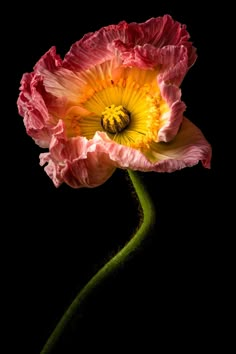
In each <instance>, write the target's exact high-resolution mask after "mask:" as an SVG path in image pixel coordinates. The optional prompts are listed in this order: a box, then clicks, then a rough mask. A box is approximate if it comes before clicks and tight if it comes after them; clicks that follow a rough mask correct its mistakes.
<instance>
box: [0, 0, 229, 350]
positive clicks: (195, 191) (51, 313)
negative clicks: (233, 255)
mask: <svg viewBox="0 0 236 354" xmlns="http://www.w3.org/2000/svg"><path fill="white" fill-rule="evenodd" d="M220 11H221V9H220V8H217V7H216V6H215V7H214V8H211V9H206V7H205V6H204V3H203V2H202V3H197V2H196V3H192V2H191V1H189V2H185V1H184V2H181V1H159V2H155V3H154V4H153V3H151V4H150V3H149V4H148V3H146V2H142V3H138V2H130V1H127V2H124V1H122V2H120V1H118V2H110V3H109V4H106V5H105V4H104V3H103V2H96V3H95V4H93V3H90V2H83V3H79V2H75V3H74V2H70V1H67V2H64V3H60V2H57V3H56V4H54V5H53V4H52V3H51V2H50V1H48V2H44V3H42V2H40V3H39V2H37V3H31V5H30V4H28V3H27V4H26V3H24V2H23V3H20V4H19V3H18V4H17V5H14V13H15V17H14V21H13V19H11V20H10V18H11V17H10V15H11V10H10V9H9V10H8V11H7V12H6V16H7V18H8V19H9V24H8V26H9V28H11V29H12V30H11V31H10V29H9V33H10V34H9V36H8V38H7V43H8V45H9V44H10V45H9V49H7V56H6V57H7V67H8V68H9V71H8V72H9V76H8V77H7V79H8V80H9V78H10V79H11V85H10V86H11V87H10V89H8V91H7V95H6V97H7V100H8V102H10V104H8V109H7V113H6V114H5V115H4V117H3V119H4V123H5V124H6V128H5V130H4V132H5V133H6V134H5V138H6V140H4V144H5V145H4V148H3V149H4V157H5V158H6V160H7V166H8V167H7V168H4V173H3V177H4V178H6V180H5V182H4V183H5V184H4V185H3V187H2V188H3V195H4V194H5V193H6V191H7V193H6V194H5V195H7V198H6V201H4V215H5V216H4V220H3V221H7V227H6V228H5V229H4V232H3V237H4V239H7V241H8V243H9V249H10V252H9V254H10V257H8V263H7V264H9V267H7V268H8V272H7V274H8V279H11V280H10V283H11V285H13V291H12V292H11V294H12V295H13V296H12V299H13V310H14V311H15V312H14V315H13V316H10V328H11V332H12V333H13V337H14V336H15V337H17V338H18V337H19V339H17V341H18V342H17V343H18V349H19V350H18V352H22V353H24V354H26V353H30V354H39V351H40V349H41V348H42V346H43V344H44V342H45V341H46V339H47V337H48V336H49V334H50V333H51V331H52V330H53V328H54V326H55V325H56V323H57V321H58V320H59V319H60V317H61V315H62V313H63V312H64V311H65V309H66V308H67V306H68V305H69V304H70V303H71V301H72V300H73V298H74V297H75V295H76V294H77V292H78V291H79V289H81V287H82V286H83V285H84V284H85V283H86V282H87V281H88V280H89V279H90V277H91V276H92V275H93V274H94V273H95V272H96V271H97V270H98V269H99V268H100V266H102V264H104V262H106V260H107V259H109V258H110V257H111V256H112V255H113V254H114V253H116V252H117V250H118V249H120V248H121V247H122V246H123V245H124V243H125V242H127V240H128V239H129V237H130V236H131V234H132V232H133V231H134V230H135V228H136V227H137V204H136V201H135V200H134V198H133V196H132V194H131V188H130V185H129V183H128V181H127V176H126V172H125V171H122V170H117V171H116V172H115V173H114V175H113V176H112V177H111V178H110V179H109V180H108V181H107V182H106V183H105V184H104V185H102V186H100V187H97V188H95V189H79V190H74V189H71V188H70V187H68V186H66V185H63V186H61V187H60V188H58V189H56V188H55V187H54V186H53V184H52V182H51V180H50V179H49V178H48V177H47V175H46V174H45V172H44V171H43V168H42V167H40V166H39V158H38V155H39V153H40V152H41V150H40V148H39V147H38V146H36V145H35V143H34V142H33V140H32V139H31V138H30V137H28V136H27V135H26V133H25V128H24V126H23V122H22V118H21V117H20V116H19V114H18V112H17V108H16V100H17V97H18V93H19V85H20V79H21V76H22V74H23V73H24V72H30V71H32V68H33V66H34V64H35V63H36V61H37V60H38V59H39V58H40V57H41V56H42V55H43V54H44V53H45V52H46V51H47V50H48V49H49V48H50V47H51V46H53V45H56V47H57V52H58V53H59V54H60V55H61V56H62V57H63V56H64V54H65V53H66V52H67V51H68V50H69V48H70V46H71V44H72V43H73V42H75V41H76V40H78V39H80V38H81V37H82V36H83V35H84V34H85V33H87V32H90V31H95V30H97V29H99V28H100V27H102V26H105V25H109V24H112V23H118V22H119V21H121V20H126V21H127V22H131V21H135V22H143V21H146V20H147V19H149V18H150V17H156V16H160V15H164V14H166V13H169V14H170V15H172V17H173V18H174V19H175V20H177V21H179V22H181V23H185V24H186V25H187V29H188V31H189V32H190V34H191V39H192V41H193V43H194V45H195V46H196V47H197V50H198V59H197V62H196V63H195V65H194V66H193V67H192V68H191V70H190V71H189V73H188V74H187V76H186V78H185V80H184V82H183V84H182V94H183V100H184V101H185V103H186V104H187V111H186V115H187V117H188V118H190V119H191V120H192V121H193V122H194V123H195V124H196V125H197V126H198V127H199V128H200V129H201V130H202V131H203V133H204V134H205V136H206V138H207V139H208V141H209V142H210V143H211V144H212V148H213V157H212V168H211V170H206V169H204V168H203V167H202V166H201V165H200V164H199V165H197V166H195V167H192V168H187V169H184V170H181V171H178V172H175V173H172V174H158V173H146V174H145V173H140V176H141V177H142V179H143V182H144V183H145V185H146V186H147V189H148V190H149V192H150V194H151V196H152V199H153V203H154V205H155V208H156V225H155V228H154V230H153V232H152V233H151V234H150V237H149V238H148V239H147V241H146V242H145V243H144V245H143V247H142V248H141V249H140V252H138V253H137V254H136V255H134V256H133V258H131V259H130V261H129V262H128V263H127V264H125V265H124V266H123V267H122V269H120V270H119V271H117V272H116V274H114V276H112V277H111V278H110V279H108V281H107V282H106V283H105V284H103V285H102V286H101V287H99V289H98V290H97V291H95V293H94V295H93V296H92V297H91V298H90V299H89V301H88V303H87V304H86V306H84V307H83V309H82V312H81V315H80V318H79V320H78V322H77V323H75V324H74V325H73V327H72V328H71V329H70V331H69V333H68V334H67V335H65V337H63V340H62V341H61V342H60V345H59V347H58V348H57V350H56V352H55V353H64V354H72V353H73V354H74V353H90V352H91V353H92V352H96V353H97V352H98V353H100V352H101V353H103V352H106V351H108V352H109V350H110V352H113V349H114V348H116V347H117V346H126V348H133V349H131V350H130V352H131V353H133V352H135V351H136V350H137V349H138V348H139V347H140V345H141V344H144V345H145V346H146V349H145V350H144V351H143V352H144V353H154V352H155V353H156V352H158V351H159V349H160V348H162V347H163V345H164V346H165V348H166V350H167V349H168V348H169V347H170V346H171V347H172V349H174V351H173V350H172V351H170V352H175V350H177V349H178V350H180V349H184V348H189V351H188V352H189V353H191V352H192V351H193V349H194V348H198V349H199V351H200V348H202V345H203V343H204V341H205V343H206V344H205V348H211V346H212V343H220V342H219V341H220V336H218V335H216V332H217V331H218V327H219V326H220V320H219V316H220V315H221V312H222V309H221V307H219V306H218V305H219V303H220V299H219V296H218V294H219V288H220V287H221V282H220V281H219V280H222V279H223V275H222V262H223V261H222V259H223V256H224V254H223V252H224V250H223V249H222V248H221V244H222V241H221V240H222V234H221V233H220V236H219V234H218V233H217V232H216V230H218V231H219V228H220V227H221V216H222V214H223V210H224V204H223V203H222V202H221V200H222V197H223V185H225V183H224V177H225V176H224V175H223V172H222V171H221V167H222V165H223V152H222V149H221V146H220V143H219V134H218V130H219V125H220V124H221V120H222V116H221V114H220V105H219V104H218V103H219V100H220V92H219V90H220V89H219V86H218V78H217V68H219V66H218V64H217V63H220V53H219V50H218V49H217V48H218V47H217V45H218V41H219V33H220V31H221V30H220V28H219V24H218V19H219V16H220V13H221V12H220ZM7 48H8V47H7ZM216 53H217V55H216ZM219 65H220V64H219ZM2 104H4V102H2ZM5 186H7V188H6V190H5ZM9 272H10V274H9ZM11 294H9V296H11ZM16 299H17V300H16ZM217 304H218V305H217ZM217 333H218V332H217ZM14 344H15V343H14V341H10V342H9V343H8V345H9V351H10V352H13V351H11V346H12V345H14ZM94 345H96V350H95V351H94V349H93V350H92V349H91V348H94V347H93V346H94ZM151 348H152V349H151ZM80 350H81V351H80ZM127 350H128V349H127ZM180 351H181V350H180ZM207 351H208V350H207ZM124 352H125V350H124ZM161 352H163V351H161Z"/></svg>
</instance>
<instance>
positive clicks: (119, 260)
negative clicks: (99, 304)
mask: <svg viewBox="0 0 236 354" xmlns="http://www.w3.org/2000/svg"><path fill="white" fill-rule="evenodd" d="M128 174H129V177H130V179H131V182H132V184H133V186H134V189H135V192H136V194H137V197H138V200H139V202H140V205H141V207H142V212H143V218H142V220H141V225H140V226H139V229H138V231H137V232H136V233H135V234H134V236H133V237H132V239H131V240H130V241H129V242H128V243H127V244H126V245H125V246H124V247H123V248H122V249H121V250H120V251H119V252H118V253H117V254H116V255H115V256H114V257H113V258H111V259H110V260H109V261H108V262H107V263H106V264H105V265H104V266H103V267H102V268H101V269H100V270H99V271H98V272H97V273H96V274H95V275H94V276H93V277H92V278H91V279H90V280H89V282H88V283H87V284H86V285H85V286H84V288H82V290H81V291H80V292H79V293H78V295H77V296H76V298H75V299H74V301H73V302H72V303H71V305H70V306H69V308H68V309H67V311H66V312H65V313H64V315H63V316H62V318H61V320H60V321H59V322H58V324H57V326H56V328H55V329H54V331H53V332H52V334H51V336H50V337H49V339H48V340H47V342H46V344H45V345H44V347H43V349H42V351H41V354H49V353H50V352H51V351H52V349H53V348H54V346H55V345H56V343H57V342H58V340H59V338H60V337H61V335H62V333H63V331H64V329H65V328H66V326H67V325H68V324H69V322H71V320H72V318H73V317H74V315H75V314H76V313H77V311H78V309H79V307H80V306H81V304H82V303H83V301H84V300H85V299H86V298H87V296H88V295H89V294H90V293H91V292H92V291H93V289H94V288H95V287H96V286H98V284H100V283H101V282H102V281H104V280H105V279H106V278H108V276H109V275H110V274H111V273H113V272H114V271H115V270H117V268H118V267H119V266H121V265H122V264H123V263H124V262H125V261H126V260H127V259H128V258H129V256H130V255H131V254H133V253H134V252H135V250H136V249H137V248H138V247H139V246H140V244H141V243H142V241H143V240H144V238H145V237H146V236H147V235H148V233H149V231H150V228H151V227H152V225H153V224H154V218H155V209H154V207H153V204H152V201H151V199H150V197H149V194H148V193H147V191H146V190H145V188H144V186H143V185H142V182H141V180H140V178H139V177H138V175H137V174H136V172H134V171H131V170H128Z"/></svg>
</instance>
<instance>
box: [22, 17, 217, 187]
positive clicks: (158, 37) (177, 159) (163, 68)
mask: <svg viewBox="0 0 236 354" xmlns="http://www.w3.org/2000/svg"><path fill="white" fill-rule="evenodd" d="M189 38H190V36H189V33H188V32H187V30H186V27H185V25H181V24H180V23H178V22H176V21H174V20H173V19H172V18H171V16H169V15H165V16H163V17H157V18H151V19H149V20H148V21H146V22H144V23H140V24H138V23H126V22H125V21H122V22H120V23H119V24H117V25H110V26H107V27H103V28H101V29H99V30H98V31H96V32H94V33H88V34H86V35H85V36H84V37H83V38H82V39H81V40H79V41H77V42H76V43H74V44H73V45H72V46H71V48H70V50H69V52H68V53H67V54H66V55H65V58H64V60H62V59H61V58H60V56H59V55H57V54H56V49H55V47H52V48H51V49H50V50H49V51H48V52H47V53H46V54H44V55H43V56H42V58H41V59H40V60H39V61H38V62H37V63H36V65H35V66H34V71H33V72H32V73H25V74H24V75H23V77H22V80H21V87H20V91H21V92H20V94H19V97H18V100H17V105H18V110H19V114H20V115H21V116H23V117H24V124H25V127H26V132H27V134H28V135H30V136H31V137H32V138H33V139H34V141H35V142H36V144H38V145H39V146H40V147H42V148H46V149H48V151H47V152H44V153H41V154H40V164H41V165H45V164H46V166H45V171H46V173H47V174H48V175H49V177H50V178H51V179H52V181H53V182H54V184H55V186H57V187H58V186H59V185H61V184H62V183H63V182H65V183H67V184H68V185H70V186H71V187H74V188H80V187H95V186H99V185H101V184H102V183H104V182H105V181H106V180H107V179H108V178H109V177H110V176H111V175H112V174H113V172H114V171H115V169H116V168H122V169H131V170H139V171H156V172H172V171H175V170H178V169H182V168H184V167H188V166H193V165H195V164H197V163H198V162H199V161H201V162H202V165H203V166H204V167H206V168H210V160H211V146H210V144H209V143H208V142H207V140H206V139H205V137H204V136H203V134H202V132H201V131H200V130H199V129H198V128H197V127H196V126H195V125H194V124H193V123H191V122H190V121H189V120H188V119H187V118H185V117H184V115H183V114H184V111H185V109H186V106H185V104H184V103H183V102H182V101H181V90H180V85H181V82H182V80H183V78H184V76H185V74H186V73H187V71H188V70H189V68H190V67H191V66H192V65H193V64H194V62H195V60H196V57H197V55H196V49H195V48H194V47H193V45H192V43H191V42H190V41H189Z"/></svg>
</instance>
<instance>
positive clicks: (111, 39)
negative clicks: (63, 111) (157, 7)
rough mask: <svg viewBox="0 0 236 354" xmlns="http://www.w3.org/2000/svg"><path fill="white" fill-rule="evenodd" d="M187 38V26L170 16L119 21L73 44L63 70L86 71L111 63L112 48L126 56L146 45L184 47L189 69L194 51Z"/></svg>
mask: <svg viewBox="0 0 236 354" xmlns="http://www.w3.org/2000/svg"><path fill="white" fill-rule="evenodd" d="M189 37H190V36H189V34H188V32H187V30H186V26H185V25H181V24H180V23H179V22H177V21H174V20H173V19H172V18H171V16H169V15H165V16H163V17H157V18H151V19H150V20H148V21H146V22H144V23H141V24H140V23H136V22H133V23H130V24H128V23H126V22H125V21H122V22H120V23H119V24H118V25H110V26H107V27H103V28H101V29H100V30H98V31H96V32H93V33H88V34H87V35H85V36H84V37H83V38H82V39H81V40H79V41H77V42H76V43H74V44H73V45H72V47H71V49H70V51H69V52H68V53H67V54H66V56H65V59H64V61H63V67H64V68H67V69H70V70H74V71H80V70H85V69H88V68H90V67H91V66H94V65H97V64H100V63H102V62H103V61H106V60H110V59H111V58H112V57H113V56H114V53H115V48H119V49H120V50H121V52H125V51H126V52H129V51H130V53H128V54H126V57H127V55H131V53H132V51H133V50H134V48H142V47H143V46H144V45H146V44H149V45H150V46H152V47H154V48H162V47H164V46H168V45H172V46H177V47H178V46H184V47H186V49H187V57H188V67H190V66H191V65H192V64H193V63H194V62H195V60H196V53H195V52H196V50H195V48H194V47H193V46H192V43H191V42H189ZM118 43H119V44H118ZM123 56H124V54H123ZM124 58H125V56H124Z"/></svg>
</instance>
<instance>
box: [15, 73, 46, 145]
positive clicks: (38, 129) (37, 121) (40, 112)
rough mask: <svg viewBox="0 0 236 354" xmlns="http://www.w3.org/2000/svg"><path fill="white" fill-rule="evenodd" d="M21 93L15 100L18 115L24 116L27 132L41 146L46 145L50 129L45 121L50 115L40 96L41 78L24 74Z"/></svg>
mask: <svg viewBox="0 0 236 354" xmlns="http://www.w3.org/2000/svg"><path fill="white" fill-rule="evenodd" d="M20 90H21V93H20V95H19V97H18V100H17V106H18V110H19V113H20V115H21V116H22V117H23V118H24V125H25V128H26V131H27V134H28V135H30V136H31V137H32V138H33V139H34V140H35V142H36V143H37V144H38V145H39V146H41V147H48V145H49V142H50V131H49V129H48V128H47V122H48V121H49V119H50V117H49V114H48V109H47V107H46V105H45V102H44V100H43V98H42V95H41V93H40V91H41V90H42V80H41V78H40V76H37V75H35V74H33V73H31V74H28V73H26V74H24V75H23V77H22V80H21V87H20Z"/></svg>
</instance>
